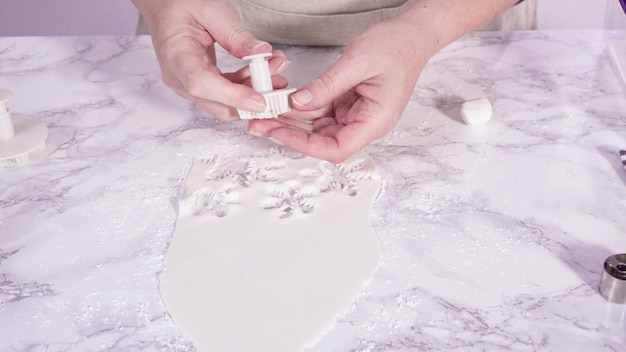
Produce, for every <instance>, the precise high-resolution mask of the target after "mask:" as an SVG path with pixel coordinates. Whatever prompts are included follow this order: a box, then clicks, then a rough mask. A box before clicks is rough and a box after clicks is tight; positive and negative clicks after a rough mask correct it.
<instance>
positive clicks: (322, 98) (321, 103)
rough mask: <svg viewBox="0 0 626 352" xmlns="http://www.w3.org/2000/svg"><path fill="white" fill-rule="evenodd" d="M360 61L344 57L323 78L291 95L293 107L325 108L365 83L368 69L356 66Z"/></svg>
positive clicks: (305, 109)
mask: <svg viewBox="0 0 626 352" xmlns="http://www.w3.org/2000/svg"><path fill="white" fill-rule="evenodd" d="M358 61H359V60H356V59H355V58H351V59H349V58H346V55H345V54H344V55H342V56H341V57H340V58H339V60H337V62H335V64H333V65H332V66H331V67H330V68H329V69H328V70H327V71H326V72H324V73H323V74H322V75H321V76H319V77H318V78H317V79H315V80H313V81H312V82H311V83H309V84H307V85H306V86H304V87H303V88H301V89H299V90H298V91H296V92H295V93H293V94H292V95H291V103H292V106H293V107H294V108H295V109H297V110H303V111H309V110H315V109H319V108H322V107H325V106H327V105H329V104H330V103H332V102H333V101H335V100H336V99H337V98H339V97H340V96H342V95H343V94H344V93H346V92H347V91H349V90H350V89H352V88H354V87H356V86H357V85H358V84H359V83H361V82H363V81H365V80H366V79H367V78H368V69H367V68H366V67H365V65H360V64H355V63H356V62H358Z"/></svg>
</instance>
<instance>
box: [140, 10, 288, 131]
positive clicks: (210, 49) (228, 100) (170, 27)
mask: <svg viewBox="0 0 626 352" xmlns="http://www.w3.org/2000/svg"><path fill="white" fill-rule="evenodd" d="M132 1H133V3H134V4H135V6H136V7H137V8H138V9H139V11H140V12H141V13H142V14H143V16H144V18H145V20H146V22H147V23H148V26H149V27H150V31H151V34H152V42H153V43H154V49H155V52H156V56H157V60H158V61H159V66H160V67H161V72H162V74H163V81H164V82H165V84H166V85H167V86H168V87H170V88H172V89H173V90H174V91H175V92H176V93H178V94H179V95H181V96H183V97H185V98H187V99H189V100H191V101H193V102H194V103H195V104H196V105H198V106H199V107H200V108H202V109H203V110H205V111H207V112H209V113H211V114H212V115H214V116H215V117H216V118H218V119H219V120H222V121H229V120H234V119H237V118H238V115H237V111H236V108H239V109H244V110H248V111H254V112H262V111H263V110H264V109H265V99H264V98H263V96H262V95H261V94H259V93H257V92H256V91H254V90H253V89H252V88H250V85H251V84H250V70H249V69H248V67H244V68H242V69H240V70H238V71H236V72H231V73H222V72H221V71H220V70H219V69H218V68H217V66H216V65H217V60H216V56H215V44H219V45H221V46H222V47H223V48H224V49H226V50H227V51H228V52H230V53H231V54H232V55H234V56H236V57H238V58H242V57H244V56H247V55H253V54H260V53H267V52H271V51H272V46H271V45H270V44H269V43H266V42H263V41H260V40H258V39H256V38H255V37H254V36H253V35H252V34H250V33H249V32H248V31H247V30H245V29H244V28H243V27H242V26H241V25H240V24H239V23H238V22H237V20H236V19H235V17H234V16H233V14H232V13H231V11H230V8H229V7H228V4H227V3H226V1H224V0H132ZM288 64H289V61H288V60H287V58H285V56H284V54H283V53H282V52H280V51H273V52H272V56H271V57H270V58H269V66H270V72H271V74H272V83H273V84H274V88H284V87H286V86H287V80H286V79H285V78H284V77H282V76H280V73H281V72H282V71H283V70H284V69H285V68H286V67H287V65H288Z"/></svg>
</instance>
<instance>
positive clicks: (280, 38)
mask: <svg viewBox="0 0 626 352" xmlns="http://www.w3.org/2000/svg"><path fill="white" fill-rule="evenodd" d="M227 1H228V4H229V5H230V7H231V9H232V11H233V13H234V14H235V16H236V17H237V18H238V19H239V21H241V23H242V25H243V26H244V27H246V28H247V29H248V30H249V31H250V32H252V33H253V34H254V35H255V36H256V37H257V38H259V39H262V40H266V41H269V42H272V43H285V44H295V45H298V44H300V45H345V44H347V43H348V42H350V40H351V39H352V38H354V37H355V36H357V35H359V34H360V33H361V32H362V31H363V30H365V29H366V28H367V27H369V26H371V25H372V24H375V23H378V22H381V21H384V20H386V19H388V18H391V17H393V16H395V15H396V14H398V13H400V12H401V11H403V9H404V6H405V4H406V2H407V0H227ZM536 14H537V0H526V1H524V2H522V3H521V4H519V5H518V6H514V7H513V8H511V9H510V10H508V11H506V12H505V13H503V14H502V15H500V16H499V17H498V18H496V19H494V20H493V21H491V22H489V23H487V24H486V25H485V26H483V27H482V28H481V29H484V30H517V29H536V28H537V20H536V18H537V16H536ZM137 33H138V34H148V33H149V30H148V26H147V25H146V23H145V21H144V20H143V17H141V16H140V17H139V23H138V25H137Z"/></svg>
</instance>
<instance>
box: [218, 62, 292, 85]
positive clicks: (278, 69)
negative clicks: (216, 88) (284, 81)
mask: <svg viewBox="0 0 626 352" xmlns="http://www.w3.org/2000/svg"><path fill="white" fill-rule="evenodd" d="M289 64H291V62H290V61H289V60H287V58H286V57H284V56H275V57H272V58H270V59H269V60H268V65H269V68H270V74H271V75H272V76H274V75H280V74H281V73H283V71H285V69H286V68H287V67H288V66H289ZM224 77H226V78H227V79H228V80H230V81H231V82H235V83H243V81H244V80H247V79H249V78H250V67H249V66H246V67H243V68H241V69H239V70H237V71H235V72H228V73H224Z"/></svg>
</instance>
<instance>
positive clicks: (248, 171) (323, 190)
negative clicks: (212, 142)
mask: <svg viewBox="0 0 626 352" xmlns="http://www.w3.org/2000/svg"><path fill="white" fill-rule="evenodd" d="M233 160H234V161H233ZM379 187H380V181H379V178H378V177H377V175H376V174H375V169H374V165H373V163H372V161H371V159H369V158H368V157H367V156H365V155H364V154H361V155H359V156H357V157H355V158H353V159H350V160H348V161H347V162H346V163H344V164H343V165H340V166H335V165H332V164H330V163H327V162H323V161H320V160H317V159H313V158H309V157H300V156H295V157H294V156H289V155H287V154H286V153H283V152H276V150H273V151H271V152H269V153H268V154H267V155H266V156H261V157H251V158H250V157H247V158H230V160H229V159H226V160H223V159H220V158H218V157H215V158H212V159H211V160H205V161H202V162H196V163H195V164H194V166H193V168H192V170H191V171H190V175H189V178H188V180H187V183H186V186H185V192H184V196H183V199H182V200H181V202H180V214H179V221H178V224H177V227H176V231H175V234H174V238H173V241H172V244H171V245H170V247H169V250H168V253H167V259H166V269H165V272H164V273H163V274H162V275H161V276H160V282H161V293H162V297H163V300H164V301H165V304H166V307H167V310H168V312H169V314H170V315H171V316H172V318H173V319H174V321H175V323H176V324H177V325H179V326H180V327H181V329H182V330H183V332H184V333H185V334H186V335H187V336H188V337H189V338H190V339H191V340H192V341H193V343H194V345H195V346H196V348H198V350H200V351H233V352H234V351H274V352H280V351H285V352H293V351H301V350H303V349H304V347H306V346H307V345H310V344H312V343H314V342H315V341H316V340H317V339H318V338H319V337H320V336H321V335H322V334H323V332H324V331H325V330H326V329H328V328H330V327H331V326H332V325H333V322H334V320H335V319H336V318H337V317H338V315H340V314H341V313H343V312H345V311H346V310H347V309H348V308H349V307H350V305H351V303H352V302H353V300H354V299H355V298H356V297H357V295H358V293H359V291H360V290H361V289H362V287H363V285H364V283H366V282H367V281H368V280H369V279H370V277H371V276H372V274H373V271H374V270H375V268H376V267H377V265H378V262H379V257H380V249H379V246H378V242H377V240H376V236H375V234H374V232H373V230H372V228H371V227H370V220H369V219H370V218H369V214H370V209H371V204H372V202H373V200H374V198H375V196H376V195H377V193H378V190H379ZM225 193H227V194H228V195H227V196H226V195H225ZM199 194H200V195H201V196H200V197H199V196H198V195H199ZM218 203H223V204H221V205H220V204H218ZM285 208H290V211H289V212H286V211H285ZM285 214H288V215H285Z"/></svg>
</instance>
